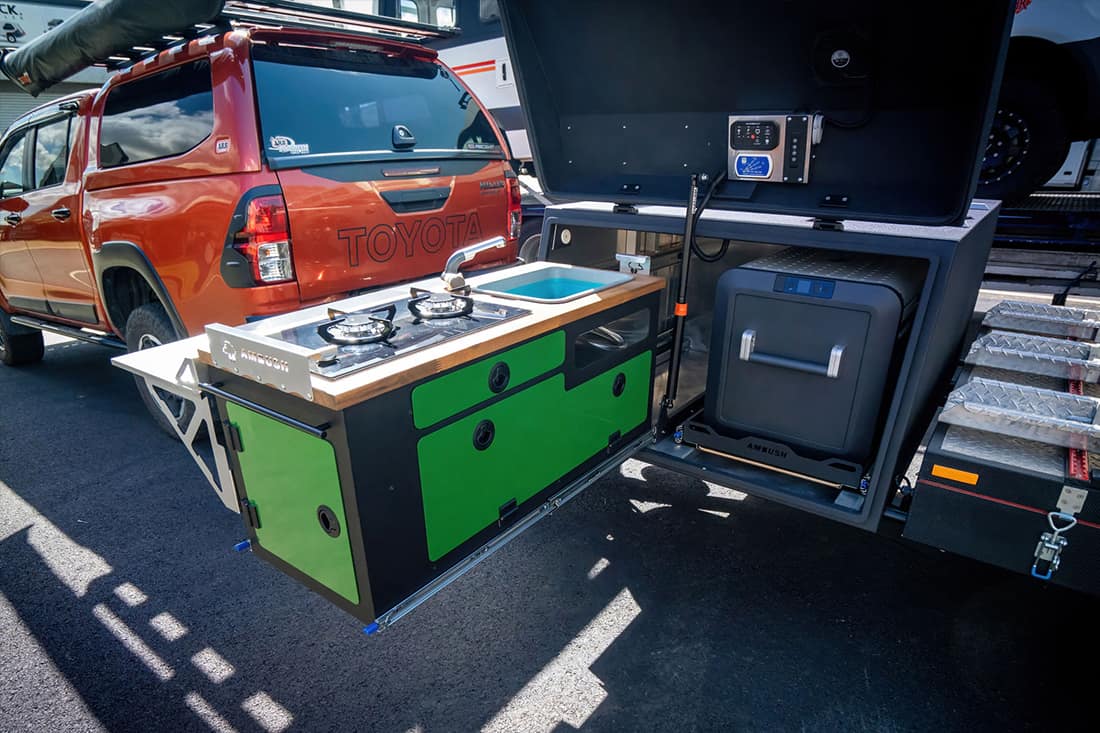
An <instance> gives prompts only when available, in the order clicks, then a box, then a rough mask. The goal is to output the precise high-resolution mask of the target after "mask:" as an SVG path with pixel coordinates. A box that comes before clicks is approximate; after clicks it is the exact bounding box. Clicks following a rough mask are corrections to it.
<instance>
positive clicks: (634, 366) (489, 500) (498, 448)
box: [417, 351, 653, 561]
mask: <svg viewBox="0 0 1100 733" xmlns="http://www.w3.org/2000/svg"><path fill="white" fill-rule="evenodd" d="M652 361H653V357H652V354H651V353H650V352H648V351H647V352H645V353H644V354H639V355H638V356H636V357H634V358H633V359H631V360H629V361H627V362H626V363H625V364H622V365H620V366H619V367H616V368H614V369H611V370H609V371H607V372H605V373H603V374H601V375H599V376H597V377H594V378H593V379H590V380H589V381H587V382H585V383H583V384H580V385H577V386H576V387H574V388H573V389H571V390H566V389H565V377H564V375H562V374H558V375H555V376H553V377H551V378H549V379H547V380H545V381H542V382H539V383H538V384H535V385H532V386H531V387H528V388H527V389H525V390H523V391H521V392H518V393H517V394H515V395H513V396H511V397H508V398H507V399H504V400H502V401H500V402H498V403H496V404H494V405H491V406H489V407H487V408H485V409H484V410H481V411H479V412H477V413H475V414H473V415H470V416H469V417H466V418H463V419H462V420H458V421H457V422H454V423H452V424H450V425H447V426H446V427H443V428H441V429H439V430H437V431H435V432H432V433H429V434H428V435H426V436H424V437H423V438H421V439H420V441H419V443H418V444H417V455H418V460H419V465H420V485H421V491H422V494H423V501H424V526H425V530H426V534H427V542H428V557H429V558H430V559H431V560H433V561H434V560H438V559H439V558H441V557H443V556H444V555H446V554H447V553H448V552H450V551H451V550H453V549H455V548H456V547H458V546H459V545H460V544H462V543H463V542H465V541H466V540H468V539H470V538H471V537H473V536H474V535H475V534H477V533H478V532H480V531H482V530H483V529H485V528H486V527H489V526H490V525H492V524H493V523H495V522H497V521H498V520H499V519H500V517H501V514H502V510H503V512H507V511H508V509H509V508H510V507H511V506H514V504H522V503H523V502H524V501H526V500H527V499H530V498H531V497H532V496H534V495H535V494H537V493H539V492H540V491H542V490H543V489H545V488H546V487H548V486H550V484H552V483H554V482H555V481H557V480H558V479H560V478H562V477H563V476H565V475H566V474H567V473H569V472H570V471H572V470H574V469H575V468H577V467H578V466H580V465H581V464H583V463H585V462H586V461H588V460H589V459H591V458H592V457H594V456H596V455H599V454H600V453H602V452H603V451H605V450H606V449H607V445H608V440H609V438H610V437H611V436H612V435H613V434H615V433H619V434H622V435H625V434H627V433H628V432H630V431H631V430H633V429H634V428H637V427H638V426H639V425H641V424H642V423H643V422H645V420H646V418H647V417H648V415H649V391H650V370H651V365H652ZM620 373H621V374H623V375H624V376H625V378H626V379H625V384H624V385H622V390H621V392H620V394H619V395H618V396H616V395H615V391H616V389H615V384H616V378H617V377H618V375H619V374H620ZM490 433H491V436H490V435H489V434H490ZM490 437H491V439H488V440H487V438H490ZM513 502H514V504H513Z"/></svg>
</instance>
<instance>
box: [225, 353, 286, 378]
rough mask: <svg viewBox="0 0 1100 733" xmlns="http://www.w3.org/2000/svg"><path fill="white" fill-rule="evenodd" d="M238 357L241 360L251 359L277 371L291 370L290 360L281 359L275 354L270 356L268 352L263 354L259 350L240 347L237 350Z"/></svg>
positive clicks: (254, 362)
mask: <svg viewBox="0 0 1100 733" xmlns="http://www.w3.org/2000/svg"><path fill="white" fill-rule="evenodd" d="M237 358H239V359H240V360H241V361H250V362H252V363H253V364H259V365H260V366H262V367H267V368H268V369H274V370H275V371H277V372H287V373H289V372H290V362H288V361H286V360H285V359H279V358H277V357H274V356H268V355H267V354H261V353H260V352H258V351H252V350H250V349H240V350H239V351H237Z"/></svg>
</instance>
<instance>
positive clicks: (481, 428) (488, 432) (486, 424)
mask: <svg viewBox="0 0 1100 733" xmlns="http://www.w3.org/2000/svg"><path fill="white" fill-rule="evenodd" d="M496 434H497V429H496V426H495V425H493V421H492V420H482V421H481V422H479V423H478V424H477V427H476V428H474V447H475V448H477V449H478V450H485V449H486V448H488V447H489V446H491V445H492V444H493V438H494V437H496Z"/></svg>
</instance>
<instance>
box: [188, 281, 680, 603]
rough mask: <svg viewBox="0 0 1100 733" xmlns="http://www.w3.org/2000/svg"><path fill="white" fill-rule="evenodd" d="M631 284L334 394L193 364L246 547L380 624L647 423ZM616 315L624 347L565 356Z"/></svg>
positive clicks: (645, 326) (604, 460) (639, 305)
mask: <svg viewBox="0 0 1100 733" xmlns="http://www.w3.org/2000/svg"><path fill="white" fill-rule="evenodd" d="M643 292H644V293H645V294H642V295H640V296H636V297H634V298H632V299H627V300H625V301H622V302H618V301H612V302H613V303H615V302H618V304H617V305H611V306H609V307H605V309H604V310H602V311H597V312H595V313H593V314H591V315H588V316H584V317H581V318H578V319H577V320H573V321H571V322H570V321H568V320H567V319H564V318H563V319H561V321H563V322H558V323H556V324H554V325H552V326H551V327H550V328H549V329H548V330H547V331H546V332H544V333H542V334H540V335H536V336H533V337H531V338H529V339H528V340H526V341H524V342H521V343H516V344H511V345H509V346H507V347H506V348H498V349H497V350H495V351H492V352H490V353H488V354H485V355H482V354H484V351H479V350H478V349H477V348H471V349H470V354H471V356H473V355H474V354H477V355H478V358H476V359H471V360H469V361H467V362H465V363H462V362H461V361H460V362H458V363H456V365H455V366H453V367H451V368H449V369H445V370H444V371H442V372H440V373H438V374H432V375H430V376H426V377H422V378H420V379H418V380H412V381H409V382H408V383H401V382H400V381H397V383H396V384H395V385H394V386H393V387H392V388H391V389H388V391H382V392H380V393H377V394H373V395H372V396H370V397H368V398H366V399H363V400H362V401H358V402H356V401H351V402H349V403H348V404H346V405H344V406H338V407H327V406H323V405H321V404H317V403H316V402H308V401H306V400H303V399H301V398H298V397H296V396H294V395H292V394H288V393H284V392H281V391H278V390H275V389H272V388H271V387H268V386H265V385H263V384H259V383H257V382H255V381H252V380H250V379H246V378H244V377H241V376H238V375H235V374H233V373H231V372H227V371H224V370H221V369H219V368H217V367H214V366H211V365H203V367H202V368H203V370H204V374H203V381H204V383H205V384H206V388H207V391H208V394H210V395H211V396H212V397H213V401H214V412H215V415H216V416H217V421H218V429H217V430H216V436H215V437H216V439H218V440H219V441H220V442H221V443H222V444H223V445H225V446H226V447H227V448H229V451H228V453H229V456H230V464H231V466H232V468H233V471H234V479H235V482H236V484H237V490H238V498H239V499H240V502H241V510H242V511H241V514H242V517H243V518H244V520H245V523H246V527H247V529H248V537H249V540H250V541H251V543H252V549H253V550H254V551H255V552H256V553H257V554H258V555H259V556H260V557H261V558H263V559H265V560H267V561H268V562H270V563H272V564H273V565H275V566H276V567H278V568H279V569H281V570H283V571H284V572H286V573H287V574H289V575H291V576H292V577H294V578H296V579H298V580H299V581H301V582H303V583H305V584H306V585H307V586H309V587H310V588H312V589H314V590H315V591H317V592H318V593H320V594H322V595H324V596H325V597H326V598H328V599H329V600H331V601H333V602H334V603H336V604H337V605H339V606H341V607H342V608H344V609H345V610H347V611H349V612H350V613H352V614H354V615H355V616H357V617H358V618H360V619H362V620H363V621H365V622H367V623H370V622H372V621H375V620H376V619H379V620H380V622H381V623H388V621H389V619H392V618H393V616H394V614H398V613H403V612H404V611H405V610H407V609H408V608H410V607H411V606H412V605H415V604H416V603H418V602H419V600H422V599H423V597H426V595H428V594H430V593H432V592H434V590H436V589H438V588H439V587H441V584H445V583H446V582H448V581H449V579H451V578H453V577H456V575H457V574H460V573H461V572H463V571H464V570H465V569H466V568H468V567H469V566H471V564H472V562H474V561H475V560H476V559H477V558H479V557H482V556H484V552H481V553H479V552H478V551H479V550H484V548H487V547H489V546H490V545H491V544H492V543H494V542H498V541H503V540H505V539H507V538H510V537H511V536H514V534H513V533H514V532H517V531H519V530H521V529H522V528H523V527H525V526H528V525H529V524H530V523H531V522H533V521H534V519H536V518H537V517H539V516H542V515H544V514H545V513H547V512H549V511H550V510H551V509H552V508H553V507H554V506H556V502H560V501H562V500H564V499H565V498H568V497H569V496H570V495H571V494H572V492H575V491H576V490H579V489H580V488H583V486H586V485H587V484H588V483H590V482H591V481H593V480H595V478H596V477H597V476H598V475H599V473H600V472H601V471H603V470H606V469H608V468H610V467H612V466H613V465H615V464H616V463H617V462H618V461H621V460H622V459H623V458H625V457H626V456H627V455H629V454H630V453H632V452H633V451H634V450H635V449H636V448H637V446H638V445H639V443H640V442H641V441H642V439H643V438H644V436H647V435H648V434H649V432H650V429H651V422H650V414H651V413H650V404H651V400H652V388H653V363H654V352H655V333H656V316H657V306H658V303H659V292H658V291H657V290H656V289H655V288H654V287H652V286H649V287H648V289H647V290H644V291H643ZM623 324H627V325H629V326H630V331H629V334H630V337H629V338H626V339H624V344H623V348H617V349H611V350H600V352H599V355H598V358H596V359H592V358H589V357H588V356H583V358H578V357H579V356H582V355H581V354H580V352H578V350H577V348H576V344H577V343H579V342H580V343H583V339H582V335H583V334H586V333H590V332H592V331H594V330H598V329H600V328H608V327H619V328H620V329H623V330H624V331H625V328H624V327H623ZM502 365H503V366H502ZM493 546H495V545H493Z"/></svg>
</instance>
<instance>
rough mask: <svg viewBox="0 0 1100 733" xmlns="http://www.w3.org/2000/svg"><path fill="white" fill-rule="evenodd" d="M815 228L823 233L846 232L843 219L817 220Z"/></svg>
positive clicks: (814, 224)
mask: <svg viewBox="0 0 1100 733" xmlns="http://www.w3.org/2000/svg"><path fill="white" fill-rule="evenodd" d="M813 227H814V229H817V230H818V231H822V232H842V231H844V222H843V221H842V220H841V219H822V218H815V219H814V221H813Z"/></svg>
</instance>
